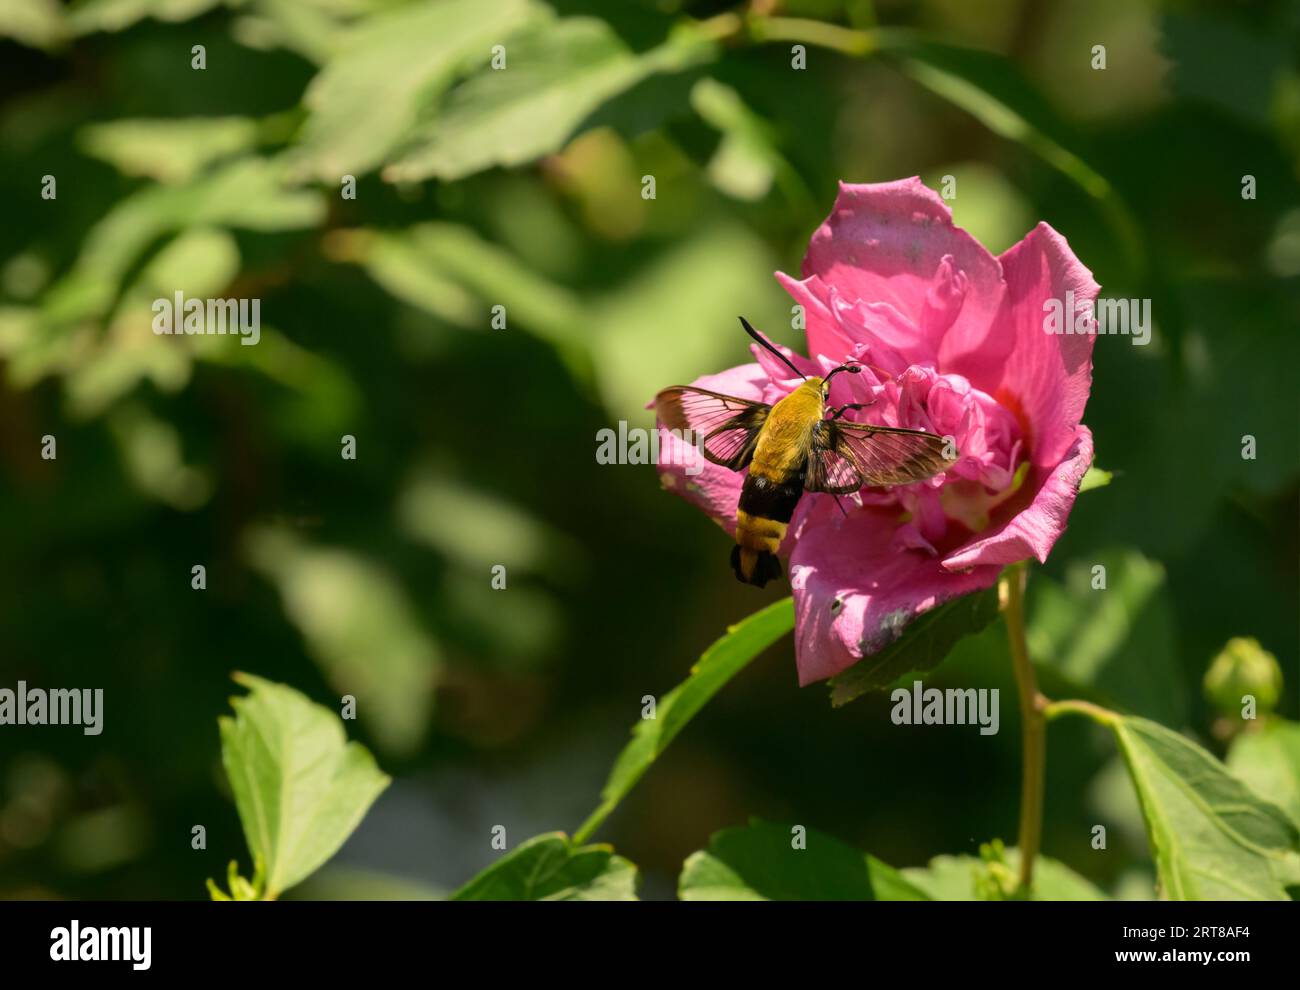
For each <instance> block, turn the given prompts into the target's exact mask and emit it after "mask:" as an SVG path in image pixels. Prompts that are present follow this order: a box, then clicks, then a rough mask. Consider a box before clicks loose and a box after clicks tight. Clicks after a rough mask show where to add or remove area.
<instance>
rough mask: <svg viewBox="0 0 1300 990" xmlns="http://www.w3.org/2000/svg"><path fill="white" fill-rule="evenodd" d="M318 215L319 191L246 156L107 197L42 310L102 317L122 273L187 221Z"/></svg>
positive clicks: (46, 314) (277, 220)
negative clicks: (291, 182) (289, 184)
mask: <svg viewBox="0 0 1300 990" xmlns="http://www.w3.org/2000/svg"><path fill="white" fill-rule="evenodd" d="M324 216H325V204H324V201H323V200H322V199H321V197H320V195H319V194H318V193H316V192H313V191H310V190H301V189H300V190H294V189H288V188H286V187H285V185H284V184H283V181H282V174H281V169H280V167H279V166H277V165H274V164H272V163H270V162H267V161H264V160H261V159H255V158H247V159H241V160H238V161H234V162H231V163H230V164H228V165H224V166H221V167H219V168H217V169H216V170H215V171H213V172H210V173H208V174H205V175H202V176H199V177H198V178H196V179H194V180H193V181H192V182H188V183H185V184H183V185H175V186H150V187H149V188H146V189H143V190H141V191H140V192H138V193H135V194H134V195H131V196H129V197H127V198H126V199H124V200H122V201H121V202H120V203H118V204H117V205H115V206H114V207H113V208H112V209H111V210H110V211H109V212H108V213H107V214H106V215H105V216H104V217H103V218H102V219H101V220H100V221H99V222H98V223H96V224H95V225H94V226H93V227H92V228H91V229H90V230H89V231H88V232H87V233H86V236H85V238H84V239H83V241H82V247H81V253H80V254H79V255H78V257H77V261H76V263H75V264H74V265H73V268H72V270H71V271H70V272H69V273H68V274H67V275H66V276H64V277H63V278H62V279H60V280H59V281H58V282H56V283H55V284H54V285H53V286H51V288H50V290H49V291H48V292H47V293H46V295H45V297H44V299H43V300H42V316H43V318H44V319H45V320H46V321H47V322H48V323H51V324H55V325H59V324H66V323H72V322H75V321H77V320H82V319H89V318H97V317H102V316H103V315H104V314H105V313H106V312H107V311H108V309H109V308H110V306H111V304H112V302H113V300H114V298H115V296H116V294H117V291H118V288H119V286H120V284H121V280H122V279H123V277H124V276H125V275H126V274H127V273H128V272H129V271H130V270H131V268H132V267H133V266H134V265H135V264H137V262H138V261H139V259H140V256H141V255H142V254H143V253H144V251H145V250H146V249H147V248H148V247H149V246H150V245H151V244H152V243H153V242H154V241H156V240H157V239H158V238H159V237H161V236H163V235H164V234H167V233H170V232H172V231H176V230H181V229H184V228H186V227H191V226H221V227H238V228H243V229H247V230H259V231H272V230H293V229H300V228H303V227H311V226H315V225H316V224H317V223H319V222H320V221H321V220H323V219H324Z"/></svg>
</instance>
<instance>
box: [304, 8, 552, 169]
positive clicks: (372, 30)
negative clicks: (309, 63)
mask: <svg viewBox="0 0 1300 990" xmlns="http://www.w3.org/2000/svg"><path fill="white" fill-rule="evenodd" d="M544 10H545V8H542V7H540V6H539V5H537V4H535V3H533V2H532V0H497V2H495V3H490V4H484V3H481V2H479V0H442V2H440V3H422V4H409V5H407V6H403V7H397V8H395V9H392V10H388V11H384V12H382V13H379V14H376V15H374V16H372V17H369V18H366V19H365V20H364V21H362V22H360V23H359V24H358V25H357V26H356V27H354V28H352V29H351V30H350V31H349V32H348V33H347V34H346V35H345V36H344V37H343V38H341V39H339V40H338V42H337V44H338V51H337V53H336V54H334V55H333V56H332V57H330V59H329V60H328V61H327V62H326V64H325V67H324V68H323V69H322V70H321V71H320V74H319V75H317V76H316V78H315V79H313V80H312V81H311V84H310V85H309V86H308V87H307V92H306V93H305V94H304V96H303V102H304V104H305V105H306V106H307V108H308V110H310V111H311V116H310V117H309V118H308V119H307V123H306V125H305V127H304V130H303V133H302V137H301V140H300V142H299V144H298V145H297V147H295V148H294V150H293V152H292V153H291V156H290V157H291V161H292V162H293V166H294V168H295V170H296V171H297V172H298V173H300V174H305V175H310V176H312V177H314V178H317V179H320V180H322V181H324V182H327V183H331V184H334V185H337V184H338V182H339V180H340V179H341V177H342V176H343V175H345V174H352V175H357V176H360V175H363V174H365V173H367V172H370V171H372V170H373V169H374V168H376V167H377V166H379V165H380V164H382V163H383V162H384V161H386V160H387V158H388V154H389V152H390V150H391V149H392V148H393V147H394V145H396V144H397V143H398V142H399V141H401V140H403V139H404V138H406V136H407V135H408V134H410V132H411V129H412V127H414V126H415V124H416V122H417V120H418V119H419V117H420V113H421V110H422V109H423V108H426V107H428V106H430V105H431V104H433V103H434V102H436V101H437V99H438V98H439V96H440V95H441V94H442V92H443V91H444V90H445V89H446V88H447V87H448V86H449V85H451V83H452V81H453V80H454V79H455V77H456V75H457V74H458V73H460V72H463V71H465V70H467V69H469V68H471V67H472V66H474V65H477V64H482V63H484V62H486V61H487V60H488V59H489V58H490V57H491V55H492V46H493V45H496V44H501V43H502V42H504V41H505V40H506V38H507V37H509V36H510V34H511V33H512V32H513V31H514V30H516V29H517V28H519V27H520V26H521V25H523V24H525V23H527V22H528V21H529V20H530V19H533V18H535V17H537V16H539V15H540V14H541V13H542V12H543V11H544Z"/></svg>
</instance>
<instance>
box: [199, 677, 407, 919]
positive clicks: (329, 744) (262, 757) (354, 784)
mask: <svg viewBox="0 0 1300 990" xmlns="http://www.w3.org/2000/svg"><path fill="white" fill-rule="evenodd" d="M235 680H236V681H238V682H239V683H240V684H242V685H243V686H244V687H246V688H248V689H249V693H248V694H247V695H245V696H243V697H241V698H232V699H231V701H230V704H231V706H232V707H233V708H234V709H235V716H234V718H231V717H229V716H222V717H221V718H219V719H218V720H217V721H218V724H219V726H220V728H221V761H222V764H223V765H224V766H225V768H226V776H227V777H228V778H229V779H230V788H231V790H232V791H233V792H234V795H235V804H236V806H237V807H238V809H239V820H240V821H241V822H242V823H243V826H244V836H245V838H246V839H247V840H248V848H249V850H250V851H251V852H252V854H253V859H254V861H256V862H261V863H263V864H264V865H265V870H266V893H267V895H268V896H270V897H275V896H277V895H278V894H279V893H281V892H282V891H284V890H287V889H288V888H290V887H292V886H293V885H294V884H296V883H298V882H299V881H300V880H302V879H304V878H305V877H307V876H308V875H309V874H311V873H312V872H313V871H314V870H316V869H317V868H318V867H320V866H321V864H323V863H324V862H325V861H326V860H328V859H329V858H330V857H331V856H333V855H334V853H335V852H337V851H338V848H339V847H340V846H341V845H343V842H344V840H346V839H347V837H348V836H349V835H351V834H352V831H353V829H355V828H356V827H357V825H358V823H360V821H361V819H362V818H363V817H364V816H365V813H366V810H367V809H368V808H369V807H370V805H371V804H373V803H374V800H375V798H377V797H378V796H379V795H380V793H381V792H382V791H383V790H384V788H385V787H387V786H388V784H389V778H388V777H387V776H386V775H385V774H384V773H382V772H381V771H380V770H379V768H378V767H377V766H375V761H374V758H373V757H372V756H371V755H370V753H368V752H367V751H366V749H365V747H364V746H361V745H360V744H359V743H355V742H348V741H347V736H346V735H345V734H344V732H343V724H342V722H341V721H340V720H339V718H338V717H337V716H336V715H335V714H334V713H333V712H331V711H330V710H328V709H326V708H322V707H321V706H320V705H316V704H313V703H312V702H311V701H309V700H308V699H307V698H306V697H304V696H303V695H301V694H299V693H298V692H297V691H295V690H293V689H292V688H290V687H286V686H285V685H283V684H276V683H273V682H271V681H266V680H263V679H262V678H260V677H254V676H253V675H251V674H237V675H236V676H235Z"/></svg>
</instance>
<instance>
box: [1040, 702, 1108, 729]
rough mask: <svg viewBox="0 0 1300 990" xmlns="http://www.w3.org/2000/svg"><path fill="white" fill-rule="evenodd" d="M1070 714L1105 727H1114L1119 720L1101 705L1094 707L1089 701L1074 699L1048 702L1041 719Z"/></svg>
mask: <svg viewBox="0 0 1300 990" xmlns="http://www.w3.org/2000/svg"><path fill="white" fill-rule="evenodd" d="M1071 714H1073V715H1086V716H1088V718H1090V719H1092V720H1093V721H1094V722H1098V723H1100V724H1101V725H1107V726H1109V725H1114V724H1115V722H1117V721H1118V720H1119V716H1118V715H1116V714H1115V713H1114V712H1113V711H1111V710H1110V709H1109V708H1102V707H1101V705H1094V704H1093V703H1092V702H1091V701H1080V700H1078V699H1075V698H1066V699H1065V700H1063V701H1049V702H1048V703H1047V704H1046V705H1045V706H1044V707H1043V717H1044V718H1047V719H1048V720H1051V719H1056V718H1060V717H1061V716H1062V715H1071Z"/></svg>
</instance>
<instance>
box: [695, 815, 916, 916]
mask: <svg viewBox="0 0 1300 990" xmlns="http://www.w3.org/2000/svg"><path fill="white" fill-rule="evenodd" d="M797 827H798V826H791V825H778V824H776V823H773V822H763V821H757V820H755V821H752V822H750V824H749V825H747V826H744V827H740V828H728V829H724V830H723V831H721V832H718V833H716V834H715V835H714V836H713V837H712V838H710V839H709V845H708V848H707V849H703V850H701V851H699V852H696V853H692V854H691V855H690V857H689V858H687V860H686V863H685V864H684V865H683V867H682V874H681V877H680V879H679V880H678V882H677V893H678V896H679V897H680V898H681V899H682V900H684V901H923V900H926V899H927V897H926V895H925V893H924V892H923V891H921V890H920V889H918V888H917V887H915V886H913V885H912V884H911V883H909V882H908V881H907V880H905V879H904V878H903V876H902V874H900V873H899V872H898V871H897V870H895V869H894V868H893V867H892V866H888V865H887V864H885V863H882V862H881V861H880V860H878V859H876V858H875V857H874V856H868V855H867V854H865V853H863V852H861V851H859V850H857V849H854V848H853V847H852V846H849V845H846V844H845V843H843V842H840V841H839V840H838V839H833V838H831V837H830V836H828V835H823V834H822V833H820V832H814V831H812V830H810V829H806V830H804V831H803V833H801V834H796V832H795V829H796V828H797ZM797 841H800V842H801V843H802V845H803V848H798V847H797V846H796V845H795V843H796V842H797Z"/></svg>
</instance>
